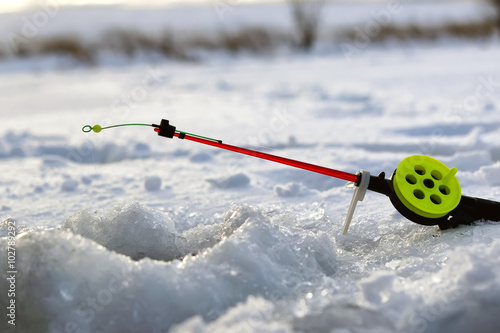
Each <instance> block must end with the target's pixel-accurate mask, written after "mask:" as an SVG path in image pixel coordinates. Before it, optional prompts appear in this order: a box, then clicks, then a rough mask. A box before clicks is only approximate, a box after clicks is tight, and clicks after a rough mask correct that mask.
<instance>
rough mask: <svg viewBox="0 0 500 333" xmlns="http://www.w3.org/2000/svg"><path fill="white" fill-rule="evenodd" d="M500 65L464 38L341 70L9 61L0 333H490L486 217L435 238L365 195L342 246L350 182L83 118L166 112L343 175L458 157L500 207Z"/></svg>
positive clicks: (297, 65)
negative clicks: (413, 159)
mask: <svg viewBox="0 0 500 333" xmlns="http://www.w3.org/2000/svg"><path fill="white" fill-rule="evenodd" d="M499 57H500V45H498V44H486V43H481V44H477V45H465V44H458V43H455V44H449V45H433V46H424V45H416V46H411V47H410V46H408V47H405V48H404V49H397V48H391V49H383V48H380V47H378V48H375V47H366V48H364V49H362V50H360V52H359V53H358V54H356V55H355V56H353V57H352V58H351V59H350V61H348V59H346V58H345V57H344V55H343V54H341V53H335V54H311V55H286V56H285V55H281V56H277V57H261V58H249V57H240V58H227V57H213V58H211V59H208V60H206V61H205V62H202V63H195V64H190V63H176V62H169V61H163V62H157V63H144V62H140V61H138V62H136V63H130V64H129V65H126V66H123V65H120V66H116V65H106V66H100V67H93V68H84V67H78V68H75V69H71V68H66V69H64V68H59V69H57V70H52V69H49V68H53V67H54V66H52V65H50V63H53V62H55V61H57V59H53V58H51V59H35V60H22V61H21V60H16V61H14V60H6V61H4V62H3V63H1V64H0V68H1V69H2V73H0V75H1V76H0V77H1V80H0V105H1V108H0V117H1V127H0V175H1V176H0V221H4V220H6V219H7V218H9V217H12V218H13V219H14V221H15V224H16V227H17V233H18V236H17V238H16V239H15V245H14V244H10V245H11V246H12V247H14V248H15V250H16V256H15V269H16V270H17V274H16V280H15V298H14V297H11V296H8V290H9V288H12V286H11V282H12V280H7V278H8V277H10V275H11V274H9V273H7V272H8V271H9V270H11V269H9V267H8V266H7V261H8V260H9V259H8V256H7V251H4V252H3V254H2V255H1V256H0V269H1V271H0V274H1V276H2V279H0V292H1V296H0V307H1V308H2V309H4V310H2V313H4V314H3V315H2V317H3V319H2V320H1V321H0V331H1V332H54V333H55V332H168V331H170V332H291V331H296V332H471V331H477V332H497V331H498V330H499V328H500V318H499V317H498V315H497V314H498V313H499V311H500V259H499V258H500V239H499V238H500V224H498V223H492V222H482V223H478V224H476V225H473V226H467V227H460V228H457V229H453V230H446V231H440V230H439V229H438V228H437V227H424V226H420V225H417V224H415V223H412V222H410V221H408V220H406V219H405V218H403V217H402V216H401V215H399V213H397V212H396V211H395V209H394V208H393V207H392V205H391V203H390V201H389V200H388V199H387V198H386V197H384V196H382V195H378V194H375V193H368V194H367V196H366V198H365V200H364V201H363V202H362V203H360V204H359V206H358V209H357V210H356V213H355V216H354V219H353V222H352V225H351V228H350V231H349V234H348V235H347V236H342V235H341V231H342V224H343V219H344V218H345V215H346V212H347V207H348V205H349V202H350V198H351V195H352V189H346V188H345V187H344V184H345V182H343V181H339V180H336V179H333V178H329V177H327V176H321V175H317V174H313V173H310V172H308V171H303V170H298V169H293V168H291V167H286V166H282V165H279V164H275V163H272V162H267V161H263V160H259V159H255V158H253V157H248V156H243V155H238V154H235V153H231V152H226V151H221V150H217V149H215V148H209V147H206V146H202V145H199V144H196V143H194V142H189V141H182V140H178V139H174V140H170V139H166V138H161V137H158V136H157V135H156V133H155V132H153V130H152V129H151V128H148V127H137V128H134V127H124V128H115V129H109V130H104V131H103V132H101V133H99V134H96V133H88V134H86V133H83V132H82V131H81V128H82V126H84V125H86V124H90V125H94V124H101V125H103V126H106V125H113V124H119V123H129V122H134V123H135V122H138V123H158V122H159V121H160V120H161V119H162V118H166V119H169V120H170V122H171V123H172V124H173V125H175V126H177V128H178V129H179V130H184V131H187V132H192V133H197V134H200V135H205V136H209V137H213V138H217V139H221V140H223V141H224V142H226V143H230V144H235V145H242V146H245V147H249V148H254V149H258V150H263V151H266V152H270V153H272V154H276V155H280V156H285V157H289V158H294V159H299V160H302V161H306V162H310V163H314V164H319V165H323V166H327V167H332V168H336V169H340V170H345V171H348V172H353V173H354V172H356V171H358V170H359V169H365V170H369V171H370V172H371V173H372V174H376V173H378V172H381V171H385V172H386V173H390V172H392V171H393V170H394V169H395V167H396V166H397V165H398V163H399V162H400V161H401V160H402V159H403V158H405V157H406V156H409V155H412V154H425V155H430V156H433V157H435V158H438V159H440V160H441V161H443V162H444V163H445V164H447V165H448V166H449V167H453V166H455V167H457V168H458V169H459V172H458V174H457V176H458V179H459V180H460V182H461V185H462V192H463V193H464V194H467V195H470V196H478V197H482V198H487V199H493V200H499V199H500V144H499V142H498V137H499V135H500V128H499V124H500V112H499V111H500V104H499V103H500V101H499V96H500V95H499V91H500V69H499V68H498V59H499ZM33 62H37V66H35V67H37V68H38V69H37V70H36V71H31V70H29V69H30V68H33ZM40 63H44V64H47V63H49V65H48V66H45V65H40ZM55 67H57V66H55ZM9 223H10V225H12V224H13V223H14V222H12V221H9V220H6V221H5V222H3V223H2V224H1V225H0V236H1V237H2V238H0V247H2V248H6V247H7V245H8V242H9V240H8V237H7V236H8V232H9ZM141 258H142V259H141ZM181 258H182V259H181ZM11 259H12V258H11ZM133 259H135V260H133ZM139 259H140V260H139ZM11 299H15V301H16V303H15V305H16V316H17V317H16V326H15V327H13V326H12V325H10V324H8V323H7V320H10V319H9V318H8V317H7V316H6V314H7V313H8V312H9V311H10V310H7V309H6V308H7V307H8V306H9V304H10V303H9V302H10V300H11Z"/></svg>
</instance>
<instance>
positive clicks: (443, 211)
mask: <svg viewBox="0 0 500 333" xmlns="http://www.w3.org/2000/svg"><path fill="white" fill-rule="evenodd" d="M456 173H457V168H452V169H450V168H448V167H447V166H446V165H444V164H443V163H441V162H440V161H438V160H436V159H434V158H432V157H428V156H424V155H413V156H409V157H407V158H405V159H404V160H402V161H401V162H400V163H399V165H398V167H397V169H396V173H395V174H394V176H393V179H392V181H393V186H394V192H395V193H396V195H397V197H398V199H399V200H400V201H401V203H402V204H403V205H404V206H405V207H406V208H408V209H409V210H411V211H412V212H414V213H415V214H417V215H419V216H422V217H424V218H431V219H435V218H440V217H443V216H446V215H447V214H448V213H449V212H451V211H452V210H453V209H455V208H456V207H457V206H458V204H459V203H460V199H461V197H462V191H461V188H460V183H459V182H458V179H457V177H456V176H455V174H456Z"/></svg>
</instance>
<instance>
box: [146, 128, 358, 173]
mask: <svg viewBox="0 0 500 333" xmlns="http://www.w3.org/2000/svg"><path fill="white" fill-rule="evenodd" d="M154 126H155V127H157V128H155V131H156V132H158V135H161V136H166V137H169V138H172V137H174V136H176V137H178V138H179V139H185V140H191V141H195V142H198V143H202V144H205V145H209V146H213V147H217V148H222V149H226V150H230V151H234V152H237V153H240V154H245V155H250V156H254V157H258V158H261V159H265V160H269V161H273V162H276V163H281V164H286V165H289V166H292V167H295V168H299V169H304V170H309V171H312V172H316V173H320V174H323V175H327V176H331V177H335V178H340V179H343V180H346V181H349V182H354V183H358V178H359V177H358V175H355V174H352V173H348V172H344V171H339V170H335V169H330V168H325V167H322V166H319V165H314V164H310V163H305V162H300V161H296V160H292V159H289V158H285V157H280V156H276V155H271V154H267V153H262V152H259V151H255V150H251V149H246V148H242V147H237V146H232V145H228V144H225V143H222V141H220V140H215V139H211V138H207V137H201V136H199V135H194V134H190V133H186V132H181V131H176V130H175V127H174V126H172V125H170V124H169V123H168V120H162V122H161V124H160V125H159V126H158V125H154Z"/></svg>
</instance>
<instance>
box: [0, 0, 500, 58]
mask: <svg viewBox="0 0 500 333" xmlns="http://www.w3.org/2000/svg"><path fill="white" fill-rule="evenodd" d="M234 2H235V1H228V0H227V1H224V0H218V2H217V0H216V1H215V2H211V5H213V6H214V7H215V6H233V5H234V4H233V3H234ZM476 2H478V6H483V7H484V8H485V11H484V13H485V15H484V16H483V17H481V18H479V19H477V18H474V19H469V20H460V21H459V20H457V21H454V22H443V23H441V24H439V23H436V22H433V23H430V24H425V23H407V24H404V23H396V22H391V23H389V24H379V27H378V30H377V31H376V33H375V34H373V35H370V36H369V40H370V43H374V44H375V45H384V44H387V43H391V45H399V44H406V43H411V42H414V41H423V42H426V43H437V42H439V41H442V40H443V39H448V40H449V39H460V40H483V41H484V40H486V41H491V40H495V39H496V38H498V33H499V30H500V0H479V1H476ZM286 3H287V4H286V5H287V7H288V15H289V21H290V22H291V24H290V27H289V28H283V27H277V26H274V25H269V26H266V25H264V24H261V25H239V26H237V27H234V28H232V29H226V28H224V27H223V26H222V25H221V27H220V28H219V29H218V31H215V33H207V32H206V31H203V29H201V30H200V31H196V30H194V31H193V30H191V31H189V32H185V33H184V32H182V31H181V32H179V31H175V30H169V29H167V28H165V29H163V30H162V31H158V32H155V33H151V32H149V33H147V32H144V31H141V30H140V29H137V28H136V27H134V22H131V23H130V24H129V27H128V28H110V29H108V30H106V31H103V32H102V33H100V34H99V37H98V38H96V39H94V40H88V39H85V38H82V36H79V35H77V34H72V33H68V34H65V33H59V34H56V35H50V36H42V35H40V36H35V37H33V38H29V39H28V38H23V36H22V32H20V31H17V32H11V36H12V34H14V36H19V37H18V38H17V39H16V38H12V37H11V38H10V45H9V43H4V44H3V45H0V58H4V59H7V58H16V57H18V58H28V57H36V56H43V55H59V56H61V55H62V56H64V57H68V58H71V59H73V60H75V61H77V62H79V63H84V64H88V65H95V64H97V63H98V58H99V56H100V55H102V54H113V55H120V56H122V57H125V58H134V57H137V56H139V55H141V56H144V55H154V56H155V57H165V58H169V59H175V60H181V61H200V60H202V59H203V55H207V54H210V53H221V52H223V53H226V54H230V55H231V54H240V53H250V54H273V53H274V52H276V51H277V50H286V51H288V52H310V51H311V50H314V49H315V47H317V46H318V45H321V46H323V47H330V49H332V50H338V49H339V48H340V46H341V45H342V44H343V43H351V44H355V43H356V42H358V43H359V39H360V38H361V39H363V38H367V37H366V36H362V34H363V32H362V31H360V29H355V28H354V27H340V28H336V29H327V28H325V26H324V25H323V21H324V20H325V18H324V17H323V10H324V8H325V6H326V5H328V6H332V7H333V8H335V6H336V3H335V2H331V1H325V0H287V1H286ZM422 5H423V6H424V5H425V6H432V5H433V3H432V2H426V4H422ZM359 6H363V3H362V2H360V3H359ZM221 8H222V10H224V7H221ZM219 9H220V8H219ZM2 15H8V14H2ZM193 25H194V26H196V22H193ZM361 26H362V24H361ZM91 27H92V22H89V28H91ZM360 34H361V35H360ZM4 39H5V38H4ZM12 40H14V43H15V47H13V46H12V44H13V42H12Z"/></svg>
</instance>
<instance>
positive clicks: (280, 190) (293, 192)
mask: <svg viewBox="0 0 500 333" xmlns="http://www.w3.org/2000/svg"><path fill="white" fill-rule="evenodd" d="M306 193H307V188H306V187H305V186H304V185H302V184H300V183H293V182H290V183H287V184H286V185H276V186H275V187H274V194H276V195H277V196H278V197H284V198H287V197H296V196H301V195H304V194H306Z"/></svg>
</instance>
